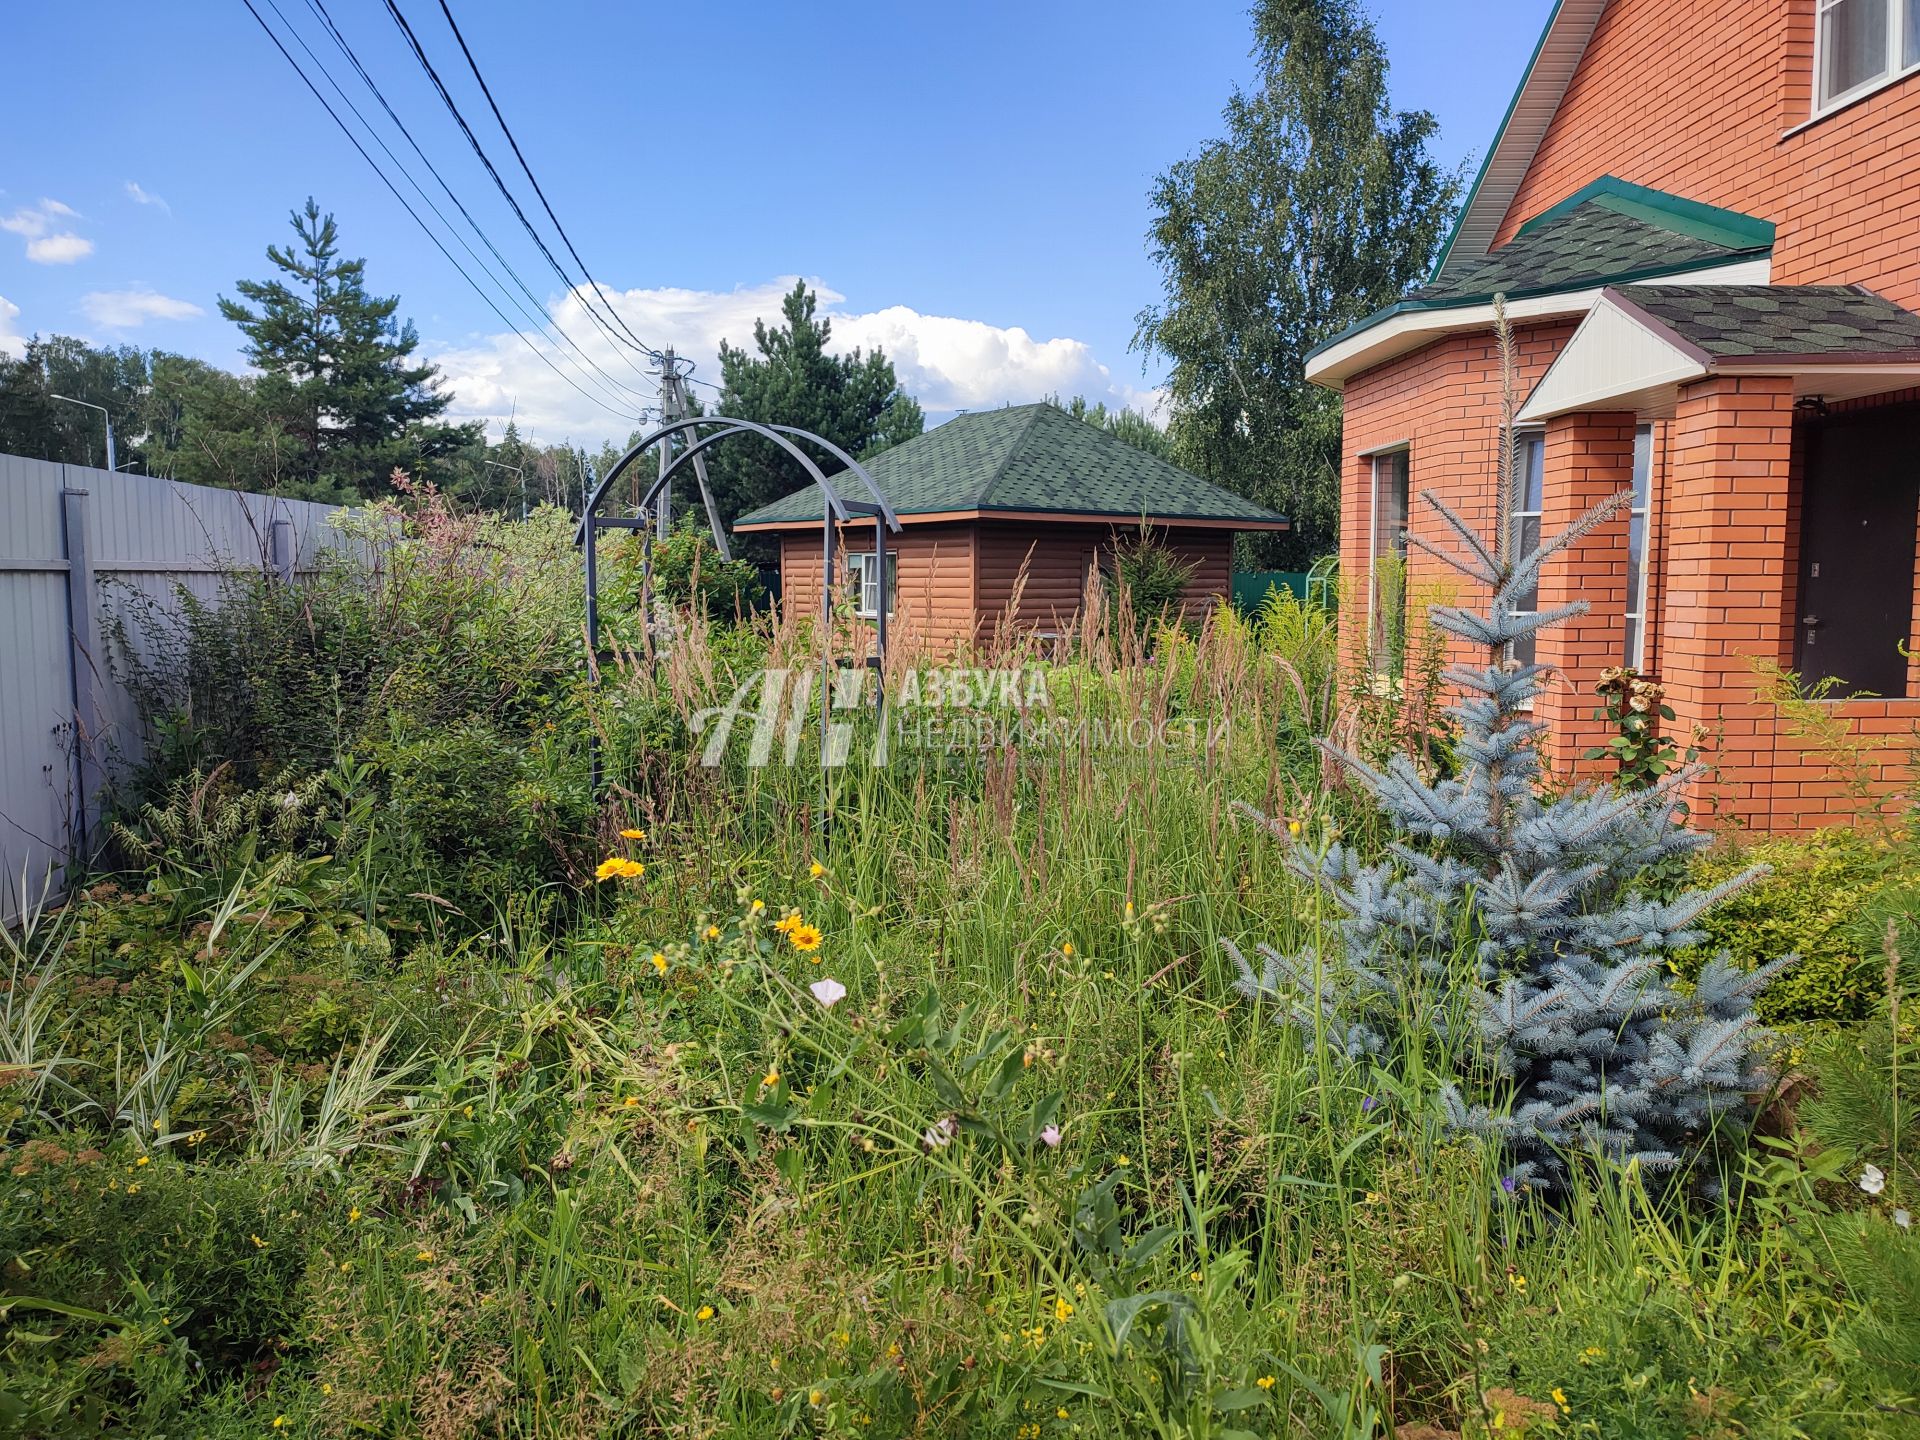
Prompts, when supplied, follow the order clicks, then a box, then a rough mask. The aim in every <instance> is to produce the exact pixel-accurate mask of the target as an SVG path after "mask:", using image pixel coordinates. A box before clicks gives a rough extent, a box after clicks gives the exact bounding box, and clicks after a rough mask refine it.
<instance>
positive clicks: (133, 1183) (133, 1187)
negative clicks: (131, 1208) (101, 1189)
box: [127, 1180, 140, 1195]
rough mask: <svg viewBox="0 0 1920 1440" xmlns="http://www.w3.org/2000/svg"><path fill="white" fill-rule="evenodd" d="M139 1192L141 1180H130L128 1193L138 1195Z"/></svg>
mask: <svg viewBox="0 0 1920 1440" xmlns="http://www.w3.org/2000/svg"><path fill="white" fill-rule="evenodd" d="M139 1193H140V1182H139V1181H138V1180H130V1181H128V1182H127V1194H129V1195H138V1194H139Z"/></svg>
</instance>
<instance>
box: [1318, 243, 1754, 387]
mask: <svg viewBox="0 0 1920 1440" xmlns="http://www.w3.org/2000/svg"><path fill="white" fill-rule="evenodd" d="M1748 266H1751V267H1756V268H1755V271H1754V274H1755V275H1756V276H1757V278H1758V279H1760V280H1761V281H1763V282H1764V281H1765V280H1766V279H1767V277H1768V274H1769V273H1770V272H1771V269H1772V258H1771V255H1770V253H1769V252H1768V251H1766V250H1759V249H1756V250H1747V251H1739V252H1737V253H1735V254H1731V255H1728V256H1727V257H1726V258H1725V259H1724V260H1716V261H1713V262H1710V263H1708V264H1704V265H1703V264H1701V263H1699V262H1698V261H1695V262H1693V263H1690V264H1688V265H1684V266H1680V267H1678V268H1676V267H1672V266H1661V267H1653V268H1649V269H1646V270H1636V271H1630V272H1628V273H1626V274H1622V275H1611V276H1597V277H1595V278H1594V279H1592V280H1589V281H1587V282H1585V283H1583V284H1581V285H1578V286H1570V287H1566V288H1563V289H1549V288H1544V287H1536V288H1533V289H1528V290H1512V291H1508V292H1506V296H1505V299H1506V304H1507V315H1508V318H1509V319H1513V320H1550V319H1557V318H1570V317H1572V316H1575V315H1584V314H1585V313H1586V312H1587V311H1588V310H1590V309H1592V308H1593V303H1594V301H1596V300H1597V299H1599V298H1600V295H1601V292H1602V291H1604V290H1605V289H1606V288H1607V287H1608V286H1610V285H1632V284H1636V283H1638V282H1641V281H1646V280H1661V279H1665V280H1676V281H1677V280H1680V279H1683V278H1687V279H1691V278H1693V277H1696V276H1712V277H1713V279H1715V280H1718V281H1719V282H1720V283H1723V284H1729V285H1731V284H1737V283H1740V282H1741V281H1742V280H1745V279H1747V278H1748V277H1747V276H1746V275H1744V274H1743V275H1740V276H1730V275H1720V274H1717V273H1716V272H1719V271H1724V270H1728V269H1732V268H1734V267H1748ZM1759 267H1765V268H1764V269H1762V268H1759ZM1702 283H1711V282H1710V281H1707V280H1703V281H1702ZM1494 298H1495V297H1494V296H1492V295H1465V296H1461V297H1459V298H1458V299H1451V300H1445V301H1422V300H1401V301H1399V302H1397V303H1395V304H1393V305H1389V306H1387V308H1386V309H1384V310H1377V311H1375V312H1374V313H1373V314H1372V315H1369V316H1368V317H1367V318H1366V319H1365V320H1362V321H1361V322H1360V323H1359V324H1357V325H1353V326H1350V327H1348V328H1347V329H1346V330H1343V331H1341V332H1340V334H1338V335H1335V336H1334V337H1333V338H1331V339H1329V340H1325V341H1322V342H1321V343H1320V344H1319V345H1317V346H1315V347H1314V348H1313V349H1312V350H1310V351H1308V352H1307V358H1306V378H1307V379H1308V380H1310V381H1312V382H1313V383H1314V384H1315V385H1320V386H1324V387H1325V388H1327V389H1329V390H1338V389H1340V388H1341V387H1342V386H1343V385H1345V383H1346V382H1347V380H1348V379H1350V378H1351V377H1352V376H1354V375H1358V374H1359V373H1360V372H1361V371H1363V370H1371V369H1372V368H1373V367H1374V366H1376V365H1384V364H1386V363H1387V362H1388V361H1390V360H1395V359H1398V358H1399V357H1400V356H1401V355H1404V354H1405V353H1407V351H1409V350H1414V349H1418V348H1419V347H1420V346H1422V345H1425V344H1427V343H1428V342H1429V341H1431V340H1433V339H1436V338H1438V337H1440V336H1442V335H1447V334H1451V333H1454V332H1457V331H1462V330H1479V329H1483V328H1485V327H1486V326H1488V325H1490V324H1492V323H1493V314H1492V310H1493V301H1494ZM1420 315H1427V316H1433V317H1435V318H1434V319H1433V321H1432V323H1430V324H1426V325H1418V326H1408V327H1404V335H1405V338H1406V341H1407V343H1405V344H1398V343H1396V342H1397V341H1398V340H1399V339H1400V338H1401V336H1390V337H1384V338H1383V340H1382V343H1380V344H1378V345H1375V346H1355V345H1353V343H1352V342H1354V341H1356V340H1359V339H1360V338H1361V337H1363V336H1365V335H1366V334H1367V333H1368V332H1369V331H1372V330H1375V329H1378V328H1379V327H1380V326H1382V325H1384V324H1386V323H1388V322H1390V321H1393V320H1396V319H1400V318H1401V317H1403V316H1420ZM1343 347H1344V348H1343Z"/></svg>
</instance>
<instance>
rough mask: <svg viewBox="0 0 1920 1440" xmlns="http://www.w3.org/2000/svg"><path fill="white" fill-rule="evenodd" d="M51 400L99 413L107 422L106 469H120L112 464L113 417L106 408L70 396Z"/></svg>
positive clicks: (57, 396)
mask: <svg viewBox="0 0 1920 1440" xmlns="http://www.w3.org/2000/svg"><path fill="white" fill-rule="evenodd" d="M53 398H54V399H55V400H64V401H66V402H67V404H69V405H84V406H86V407H87V409H89V410H98V411H99V412H100V415H101V418H102V419H104V420H105V421H106V422H107V469H109V470H118V469H119V468H120V467H119V466H118V465H116V464H114V463H113V416H111V415H109V414H107V407H106V406H104V405H96V404H94V403H93V402H92V401H91V400H76V399H74V398H73V397H72V396H71V395H55V396H54V397H53Z"/></svg>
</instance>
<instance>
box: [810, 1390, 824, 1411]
mask: <svg viewBox="0 0 1920 1440" xmlns="http://www.w3.org/2000/svg"><path fill="white" fill-rule="evenodd" d="M826 1403H827V1392H826V1391H824V1390H809V1391H807V1404H809V1405H812V1406H815V1407H816V1408H817V1407H819V1406H821V1405H824V1404H826Z"/></svg>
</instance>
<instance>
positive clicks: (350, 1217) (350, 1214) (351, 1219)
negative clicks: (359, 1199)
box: [347, 1205, 360, 1225]
mask: <svg viewBox="0 0 1920 1440" xmlns="http://www.w3.org/2000/svg"><path fill="white" fill-rule="evenodd" d="M359 1218H360V1207H359V1206H358V1205H356V1206H354V1207H353V1208H352V1209H351V1210H349V1211H347V1224H349V1225H352V1224H354V1223H355V1222H356V1221H358V1220H359Z"/></svg>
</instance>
